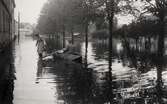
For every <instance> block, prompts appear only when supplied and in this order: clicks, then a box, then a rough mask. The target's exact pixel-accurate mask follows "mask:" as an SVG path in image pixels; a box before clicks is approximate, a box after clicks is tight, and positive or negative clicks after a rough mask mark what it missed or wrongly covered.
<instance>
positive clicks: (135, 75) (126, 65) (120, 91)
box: [0, 37, 167, 104]
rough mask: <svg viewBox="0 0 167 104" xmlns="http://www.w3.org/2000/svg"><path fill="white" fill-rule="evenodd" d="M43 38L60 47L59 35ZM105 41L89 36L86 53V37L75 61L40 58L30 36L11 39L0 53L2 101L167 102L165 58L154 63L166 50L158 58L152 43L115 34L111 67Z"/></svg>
mask: <svg viewBox="0 0 167 104" xmlns="http://www.w3.org/2000/svg"><path fill="white" fill-rule="evenodd" d="M46 42H47V44H48V50H47V51H48V52H52V51H53V50H54V49H61V48H62V44H61V42H59V41H58V40H57V41H56V40H55V39H49V40H48V39H46ZM152 45H154V44H152ZM141 46H142V45H141ZM107 47H108V43H107V42H106V41H100V40H99V41H92V42H89V44H88V52H87V53H85V52H86V51H85V44H84V42H83V43H80V44H78V45H77V46H76V51H77V52H79V53H81V55H82V56H83V64H79V63H73V62H69V61H66V60H61V59H55V60H54V61H47V62H46V61H42V59H40V58H39V57H38V54H37V47H36V40H34V39H33V38H31V37H26V38H23V39H21V41H20V42H19V43H18V42H15V44H13V47H12V48H9V50H8V51H6V52H4V53H1V57H2V58H1V59H0V62H1V65H0V69H1V70H0V71H1V75H0V76H1V77H0V85H1V86H0V102H1V103H0V104H166V103H167V80H166V78H167V70H166V64H165V63H166V62H165V61H163V64H162V63H161V64H160V63H158V62H159V61H160V58H165V56H164V57H160V58H158V57H157V56H156V55H155V53H154V52H155V49H154V48H153V49H151V50H152V51H151V52H148V50H144V49H142V48H143V47H140V49H141V50H142V51H139V50H138V51H136V50H135V49H134V48H131V47H133V46H124V44H123V42H122V41H120V40H113V60H112V72H109V69H108V61H107V60H108V58H107V54H108V52H107ZM152 47H154V46H152ZM85 56H86V57H85ZM85 58H86V59H85ZM85 60H86V62H85ZM157 60H158V62H157ZM86 63H87V65H85V64H86Z"/></svg>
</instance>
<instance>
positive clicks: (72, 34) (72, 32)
mask: <svg viewBox="0 0 167 104" xmlns="http://www.w3.org/2000/svg"><path fill="white" fill-rule="evenodd" d="M71 42H72V44H74V28H73V26H72V28H71Z"/></svg>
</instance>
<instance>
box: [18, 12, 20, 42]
mask: <svg viewBox="0 0 167 104" xmlns="http://www.w3.org/2000/svg"><path fill="white" fill-rule="evenodd" d="M19 41H20V12H19V13H18V42H19Z"/></svg>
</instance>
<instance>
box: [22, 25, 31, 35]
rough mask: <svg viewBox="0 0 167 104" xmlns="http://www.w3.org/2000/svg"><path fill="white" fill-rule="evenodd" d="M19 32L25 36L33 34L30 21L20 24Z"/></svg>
mask: <svg viewBox="0 0 167 104" xmlns="http://www.w3.org/2000/svg"><path fill="white" fill-rule="evenodd" d="M20 34H21V35H25V36H30V35H32V34H33V26H32V25H31V24H30V23H21V24H20Z"/></svg>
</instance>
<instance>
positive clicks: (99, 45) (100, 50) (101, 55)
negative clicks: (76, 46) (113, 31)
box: [92, 40, 108, 59]
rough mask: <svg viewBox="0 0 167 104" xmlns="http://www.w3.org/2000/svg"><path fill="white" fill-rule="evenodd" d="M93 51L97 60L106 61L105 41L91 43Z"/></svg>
mask: <svg viewBox="0 0 167 104" xmlns="http://www.w3.org/2000/svg"><path fill="white" fill-rule="evenodd" d="M92 46H93V51H94V53H95V57H96V58H97V59H107V57H106V56H107V55H106V54H107V52H108V43H107V40H96V42H93V43H92Z"/></svg>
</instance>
